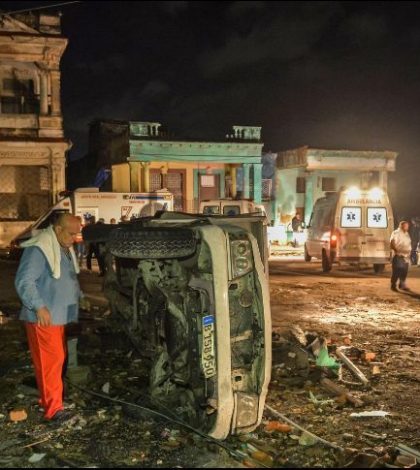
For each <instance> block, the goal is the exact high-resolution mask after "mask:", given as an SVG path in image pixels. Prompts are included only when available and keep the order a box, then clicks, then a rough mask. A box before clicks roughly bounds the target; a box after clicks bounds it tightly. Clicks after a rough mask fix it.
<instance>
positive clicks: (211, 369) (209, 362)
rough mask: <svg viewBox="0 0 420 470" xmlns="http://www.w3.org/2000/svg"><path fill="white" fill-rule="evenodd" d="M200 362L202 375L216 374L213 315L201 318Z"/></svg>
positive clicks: (209, 376) (212, 375) (207, 377)
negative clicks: (201, 345)
mask: <svg viewBox="0 0 420 470" xmlns="http://www.w3.org/2000/svg"><path fill="white" fill-rule="evenodd" d="M201 363H202V366H203V372H204V377H205V378H206V379H210V378H211V377H214V376H215V375H216V353H215V347H214V316H213V315H209V316H207V317H204V318H203V349H202V351H201Z"/></svg>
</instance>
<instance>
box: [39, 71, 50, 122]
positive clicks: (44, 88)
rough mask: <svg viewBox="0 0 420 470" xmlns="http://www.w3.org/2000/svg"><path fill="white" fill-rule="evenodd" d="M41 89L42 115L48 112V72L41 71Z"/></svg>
mask: <svg viewBox="0 0 420 470" xmlns="http://www.w3.org/2000/svg"><path fill="white" fill-rule="evenodd" d="M40 81H41V89H40V100H41V102H40V111H41V115H42V116H46V115H47V114H48V75H47V72H44V71H41V77H40Z"/></svg>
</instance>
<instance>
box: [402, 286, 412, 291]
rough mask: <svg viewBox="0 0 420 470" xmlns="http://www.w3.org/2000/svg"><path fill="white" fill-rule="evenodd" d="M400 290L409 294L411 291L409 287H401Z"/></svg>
mask: <svg viewBox="0 0 420 470" xmlns="http://www.w3.org/2000/svg"><path fill="white" fill-rule="evenodd" d="M400 289H401V290H403V291H404V292H411V289H410V288H409V287H401V286H400Z"/></svg>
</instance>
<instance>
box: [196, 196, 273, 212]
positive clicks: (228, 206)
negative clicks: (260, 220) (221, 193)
mask: <svg viewBox="0 0 420 470" xmlns="http://www.w3.org/2000/svg"><path fill="white" fill-rule="evenodd" d="M199 213H200V214H204V215H225V216H226V215H227V216H235V215H240V214H256V215H262V216H266V213H265V208H264V206H263V205H262V204H260V205H257V204H255V203H254V202H253V201H250V200H249V199H213V200H209V201H202V202H201V203H200V209H199Z"/></svg>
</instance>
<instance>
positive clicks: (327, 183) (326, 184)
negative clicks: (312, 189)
mask: <svg viewBox="0 0 420 470" xmlns="http://www.w3.org/2000/svg"><path fill="white" fill-rule="evenodd" d="M322 190H323V191H326V192H328V191H335V178H322Z"/></svg>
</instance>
